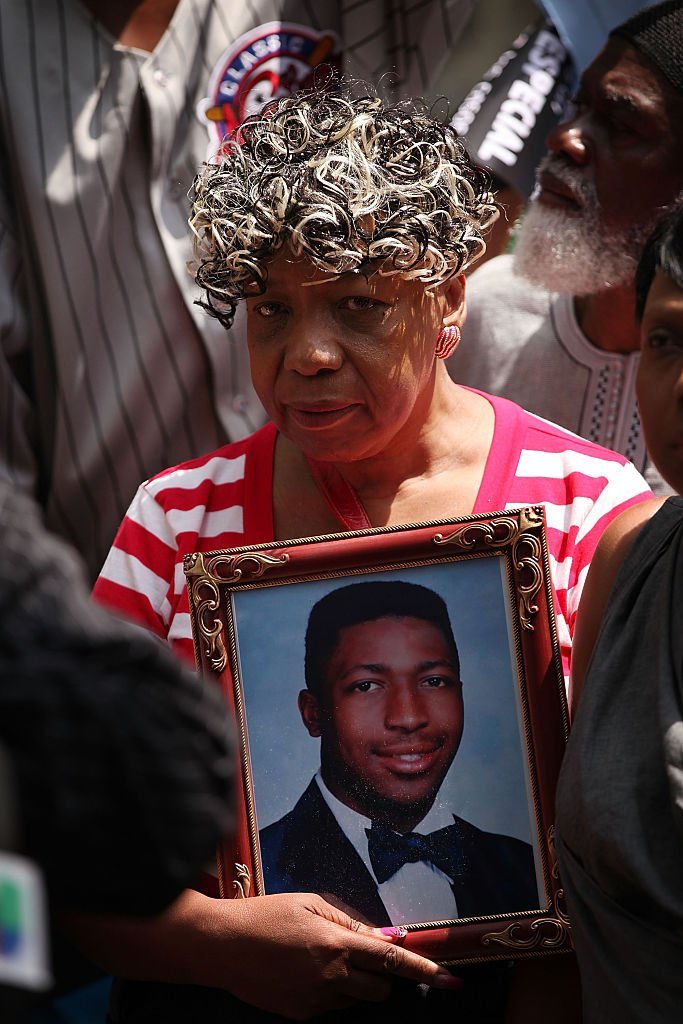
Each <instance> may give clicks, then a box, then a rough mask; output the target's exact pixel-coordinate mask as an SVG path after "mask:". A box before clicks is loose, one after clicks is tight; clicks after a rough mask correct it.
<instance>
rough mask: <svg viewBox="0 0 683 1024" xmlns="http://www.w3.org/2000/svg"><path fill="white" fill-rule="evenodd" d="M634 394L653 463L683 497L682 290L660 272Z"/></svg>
mask: <svg viewBox="0 0 683 1024" xmlns="http://www.w3.org/2000/svg"><path fill="white" fill-rule="evenodd" d="M636 392H637V395H638V407H639V409H640V416H641V419H642V421H643V431H644V433H645V441H646V444H647V448H648V451H649V453H650V457H651V458H652V461H653V462H654V464H655V465H656V466H657V469H658V470H659V472H660V473H661V474H662V476H663V477H664V479H665V480H667V481H668V483H670V484H671V486H672V487H674V488H675V489H676V491H678V493H679V494H683V289H681V288H679V287H678V285H677V284H676V283H675V281H672V280H671V278H670V277H667V276H666V274H664V273H663V272H662V271H661V270H658V271H657V273H656V275H655V278H654V281H653V282H652V287H651V288H650V291H649V293H648V296H647V302H646V303H645V310H644V312H643V321H642V324H641V354H640V363H639V366H638V376H637V379H636Z"/></svg>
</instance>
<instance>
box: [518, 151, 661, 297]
mask: <svg viewBox="0 0 683 1024" xmlns="http://www.w3.org/2000/svg"><path fill="white" fill-rule="evenodd" d="M544 166H547V167H548V168H549V169H551V170H552V172H553V174H555V175H556V177H558V178H560V179H561V180H562V181H563V182H564V183H565V184H566V185H568V186H569V187H570V188H571V189H572V190H573V192H574V194H575V195H576V197H577V199H578V200H579V201H580V203H581V206H580V209H578V210H571V211H570V210H562V209H555V208H552V209H551V208H549V207H546V206H541V205H540V203H538V202H537V201H535V200H533V199H532V201H531V202H530V204H529V208H528V210H527V212H526V213H525V215H524V217H523V219H522V220H521V222H520V225H519V227H518V234H517V239H516V244H515V249H514V256H515V273H517V274H521V275H522V276H523V277H526V278H527V279H528V280H529V281H531V282H532V284H536V285H540V286H541V287H542V288H545V289H546V290H547V291H551V292H563V293H565V294H567V295H593V294H595V293H596V292H601V291H605V290H606V289H608V288H616V287H618V286H619V285H625V284H631V283H632V281H633V277H634V274H635V270H636V266H637V264H638V258H639V256H640V253H641V250H642V247H643V245H644V243H645V241H646V240H647V238H648V236H649V235H650V232H651V231H652V229H653V228H654V226H655V224H656V223H657V221H658V220H659V219H660V217H661V216H662V213H663V212H664V211H657V214H656V215H655V216H652V217H650V218H648V220H647V221H646V222H644V223H642V224H636V225H632V226H630V227H629V228H628V229H624V230H621V231H612V230H607V229H606V228H605V226H604V225H603V223H602V221H601V217H600V207H599V204H598V199H597V195H596V194H595V189H594V187H593V185H592V183H591V182H587V181H585V180H584V179H583V175H582V174H581V172H580V171H579V170H578V169H574V168H572V167H567V166H566V165H565V163H564V162H563V161H558V162H556V159H555V158H554V157H549V158H548V157H547V158H546V159H545V160H544V161H543V163H542V164H541V167H544Z"/></svg>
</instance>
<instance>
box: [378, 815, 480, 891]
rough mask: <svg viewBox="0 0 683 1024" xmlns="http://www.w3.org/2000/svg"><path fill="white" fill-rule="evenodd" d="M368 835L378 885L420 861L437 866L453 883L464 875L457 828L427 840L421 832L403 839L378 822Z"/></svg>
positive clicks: (442, 831)
mask: <svg viewBox="0 0 683 1024" xmlns="http://www.w3.org/2000/svg"><path fill="white" fill-rule="evenodd" d="M365 831H366V833H367V836H368V853H369V854H370V863H371V864H372V870H373V871H374V872H375V878H376V879H377V882H378V883H379V885H381V884H382V882H386V880H387V878H391V876H392V875H395V874H396V872H397V871H398V869H399V868H402V867H403V865H404V864H415V863H416V862H417V861H420V860H426V861H429V862H430V863H431V864H434V865H435V866H436V867H437V868H439V869H440V870H441V871H443V873H444V874H445V875H448V877H449V878H451V879H455V878H457V876H458V875H460V874H462V872H463V868H464V857H463V852H462V849H461V847H460V843H459V842H458V830H457V828H456V827H455V825H449V826H448V828H440V829H438V830H437V831H436V832H430V833H429V835H427V836H423V835H420V834H419V832H408V833H406V834H405V835H402V834H401V833H400V832H394V831H393V829H390V828H387V827H386V825H380V824H378V823H377V822H373V825H372V828H369V829H366V830H365Z"/></svg>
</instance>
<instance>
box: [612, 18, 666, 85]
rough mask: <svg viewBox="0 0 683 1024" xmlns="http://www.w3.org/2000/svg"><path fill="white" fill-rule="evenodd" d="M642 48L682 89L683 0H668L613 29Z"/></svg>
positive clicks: (642, 51) (629, 41)
mask: <svg viewBox="0 0 683 1024" xmlns="http://www.w3.org/2000/svg"><path fill="white" fill-rule="evenodd" d="M610 36H619V38H620V39H625V40H626V42H627V43H629V44H630V45H631V46H633V47H634V49H636V50H639V51H640V52H641V53H642V54H644V56H645V57H647V58H648V60H650V61H651V62H652V63H653V64H654V66H655V67H656V68H657V69H658V70H659V71H661V73H662V74H663V75H665V77H666V78H668V79H669V81H670V82H671V84H672V85H673V87H674V88H675V89H677V90H678V92H683V0H666V2H665V3H662V4H657V5H656V6H655V7H650V8H648V9H646V10H644V11H640V12H639V13H638V14H634V16H633V17H632V18H629V20H628V21H625V22H624V23H623V25H619V26H618V27H617V28H615V29H612V31H611V32H610Z"/></svg>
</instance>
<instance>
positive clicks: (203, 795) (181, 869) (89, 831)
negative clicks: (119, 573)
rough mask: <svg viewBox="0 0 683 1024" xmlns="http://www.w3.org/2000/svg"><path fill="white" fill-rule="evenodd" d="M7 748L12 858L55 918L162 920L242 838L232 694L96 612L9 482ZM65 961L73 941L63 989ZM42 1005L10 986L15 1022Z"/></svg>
mask: <svg viewBox="0 0 683 1024" xmlns="http://www.w3.org/2000/svg"><path fill="white" fill-rule="evenodd" d="M0 751H1V752H2V754H3V757H2V759H1V761H0V772H1V773H2V775H3V778H2V779H1V780H0V782H2V786H1V787H0V788H1V789H2V795H3V812H4V813H3V816H2V824H3V827H2V829H0V845H4V846H5V851H3V850H1V849H0V858H2V857H3V856H4V855H6V851H7V847H14V850H10V852H11V853H17V854H20V855H21V857H23V858H28V859H29V860H30V861H32V862H33V863H34V866H35V867H36V868H37V869H38V871H39V872H40V873H42V876H43V878H44V882H45V887H46V891H47V896H48V902H49V905H50V909H51V911H52V912H53V914H52V916H53V918H54V917H59V916H60V915H61V914H63V913H67V914H68V913H69V912H73V911H92V912H97V913H114V914H126V915H130V914H134V915H152V914H155V913H157V912H159V911H161V910H162V909H164V908H165V907H166V906H167V905H168V904H169V903H170V902H171V901H172V900H173V899H174V898H175V897H176V896H177V895H178V893H179V892H180V891H181V890H182V889H184V888H186V887H187V886H188V885H191V884H192V883H193V881H196V879H197V876H198V873H199V872H200V870H201V867H202V865H203V864H204V863H205V862H206V861H207V860H208V858H210V856H211V853H212V851H213V849H214V847H215V844H216V843H217V841H218V840H219V839H220V838H221V836H223V835H224V834H225V833H226V831H227V830H228V829H229V828H230V826H231V802H230V792H231V775H232V759H231V756H230V743H229V724H228V719H227V712H226V710H225V708H224V706H223V702H222V698H221V696H220V694H219V692H218V691H217V690H215V689H214V687H213V684H211V683H209V682H202V681H200V680H199V679H198V678H197V677H195V676H194V675H192V674H191V673H188V672H187V671H186V670H184V669H183V668H181V667H180V666H179V665H178V663H177V661H176V659H174V658H173V656H172V655H171V654H170V653H169V652H167V651H166V650H165V649H164V648H163V647H162V646H161V645H160V644H157V643H156V641H154V640H152V639H150V638H149V637H148V636H147V635H145V634H143V633H142V632H141V631H139V630H137V629H136V628H135V627H130V626H127V625H124V624H122V623H119V622H117V621H116V620H114V619H112V618H111V617H110V616H109V615H108V614H107V613H106V612H104V611H103V610H102V609H100V608H98V607H96V606H94V605H92V604H91V603H90V601H89V598H88V593H87V589H86V587H85V585H84V581H83V577H82V573H81V569H80V566H79V565H78V564H77V562H76V561H75V560H74V558H73V556H72V555H71V553H70V552H69V551H68V549H67V548H66V547H65V545H63V544H62V543H61V542H60V541H57V540H56V539H55V538H53V537H52V536H51V535H49V534H47V533H46V532H45V531H44V530H43V528H42V526H41V524H40V520H39V516H38V513H37V510H36V508H35V507H34V506H33V504H32V503H31V502H30V501H29V500H28V499H26V498H25V497H22V496H19V495H18V494H16V493H14V492H13V491H12V490H11V489H10V488H9V487H7V486H5V485H3V484H0ZM12 808H13V809H14V810H12ZM0 874H2V863H1V861H0ZM0 930H2V929H0ZM0 945H2V944H0ZM61 952H63V947H62V940H61V939H60V940H59V941H58V942H57V948H56V949H55V955H54V957H53V963H52V970H53V972H54V974H55V977H56V987H57V990H59V987H60V983H61V984H62V985H64V983H65V979H64V968H63V966H62V964H61V963H60V953H61ZM8 953H11V949H9V947H8V945H7V943H5V946H4V948H2V949H0V954H8ZM6 959H7V958H5V960H6ZM3 962H4V961H3ZM0 966H2V965H1V964H0ZM3 977H7V975H6V974H3V973H0V979H1V978H3ZM35 998H36V997H35V996H33V997H32V996H31V995H30V994H29V993H28V992H22V991H21V990H20V988H17V987H16V986H14V985H12V986H4V987H3V985H2V984H0V1019H1V1020H2V1021H3V1024H8V1021H10V1020H15V1019H21V1016H22V1015H23V1011H24V1010H25V1009H27V1008H29V1007H30V1006H31V1005H32V1004H33V1003H34V1000H35Z"/></svg>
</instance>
